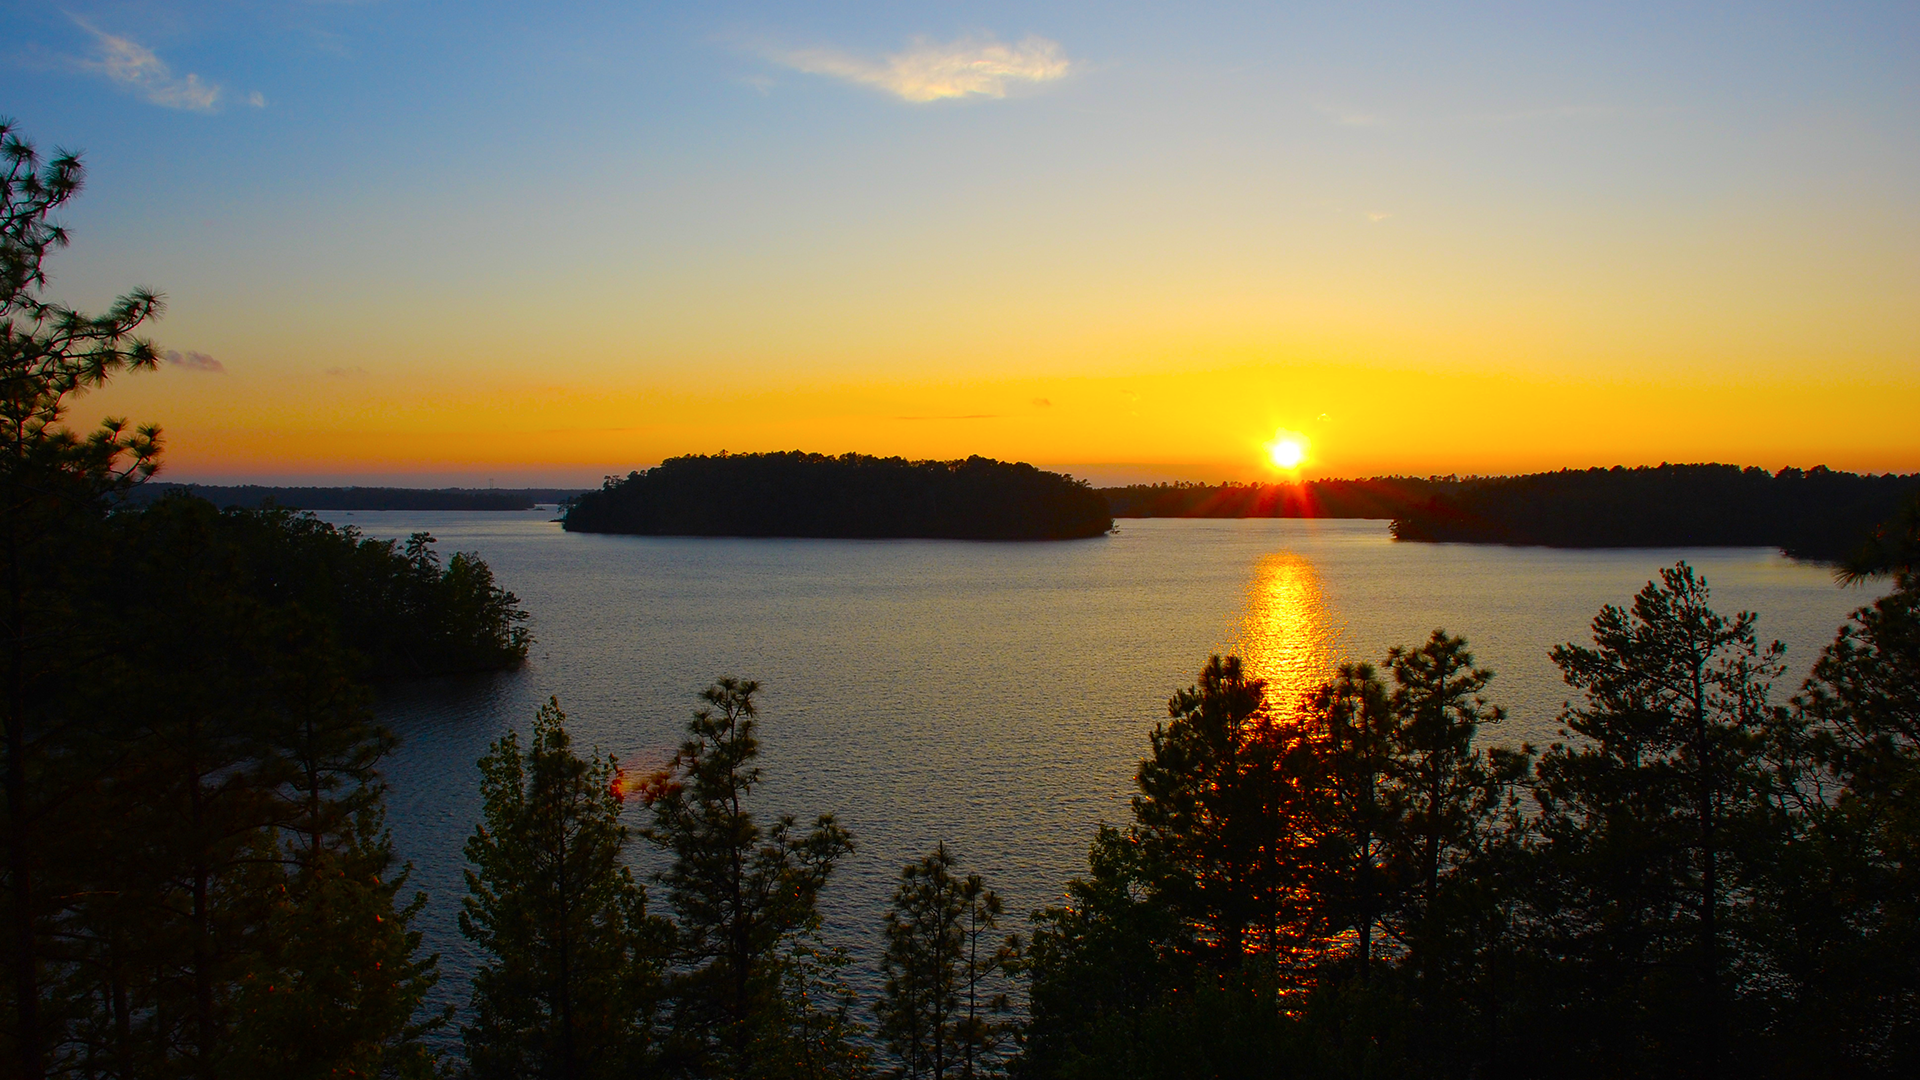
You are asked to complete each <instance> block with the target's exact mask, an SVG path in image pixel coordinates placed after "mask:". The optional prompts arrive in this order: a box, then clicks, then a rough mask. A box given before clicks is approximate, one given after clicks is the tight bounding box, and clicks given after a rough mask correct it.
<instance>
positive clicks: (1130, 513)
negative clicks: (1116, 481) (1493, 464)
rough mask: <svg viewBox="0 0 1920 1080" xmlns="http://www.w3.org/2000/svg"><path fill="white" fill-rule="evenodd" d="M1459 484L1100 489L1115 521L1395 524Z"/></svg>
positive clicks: (1387, 481)
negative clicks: (1356, 520)
mask: <svg viewBox="0 0 1920 1080" xmlns="http://www.w3.org/2000/svg"><path fill="white" fill-rule="evenodd" d="M1462 483H1464V481H1461V480H1458V479H1455V478H1453V477H1431V478H1425V479H1422V478H1418V477H1403V476H1383V477H1375V478H1373V479H1371V480H1306V481H1302V482H1300V483H1296V484H1219V485H1213V484H1193V483H1175V484H1134V485H1131V486H1129V487H1110V488H1100V489H1099V492H1100V494H1101V495H1103V496H1105V497H1106V500H1107V505H1108V506H1109V507H1111V508H1112V510H1113V516H1114V517H1141V518H1145V517H1206V518H1247V517H1284V518H1382V519H1385V518H1397V517H1401V516H1403V515H1405V514H1406V513H1408V512H1409V511H1410V510H1412V509H1413V508H1414V507H1415V506H1418V505H1420V504H1422V503H1425V502H1427V501H1428V500H1430V499H1432V498H1433V497H1434V496H1435V495H1437V494H1439V493H1440V492H1443V491H1447V490H1450V489H1452V488H1455V487H1458V486H1459V485H1460V484H1462Z"/></svg>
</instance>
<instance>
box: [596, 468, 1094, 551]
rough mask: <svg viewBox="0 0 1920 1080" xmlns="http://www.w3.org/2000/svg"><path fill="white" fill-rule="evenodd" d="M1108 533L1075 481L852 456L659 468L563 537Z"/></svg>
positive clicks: (610, 485)
mask: <svg viewBox="0 0 1920 1080" xmlns="http://www.w3.org/2000/svg"><path fill="white" fill-rule="evenodd" d="M1112 527H1113V515H1112V514H1110V513H1109V512H1108V511H1107V504H1106V502H1105V500H1103V499H1101V497H1100V496H1099V495H1098V494H1096V493H1095V492H1094V491H1093V489H1092V488H1090V487H1088V486H1087V485H1085V484H1084V483H1080V482H1078V481H1075V480H1072V479H1070V478H1068V477H1065V476H1061V475H1059V474H1057V473H1049V472H1042V471H1040V470H1039V469H1036V468H1034V467H1033V466H1031V465H1026V464H1011V463H1008V462H1003V461H993V460H990V459H988V458H983V457H970V458H967V459H966V460H964V461H907V460H906V459H904V458H897V457H896V458H878V457H868V456H866V455H863V454H843V455H841V456H839V457H830V456H828V455H825V454H805V453H801V452H799V451H797V450H796V451H792V452H789V453H782V454H731V455H729V454H720V455H717V456H714V457H704V456H689V457H677V458H669V459H667V460H666V461H663V462H661V463H660V464H659V465H657V466H655V467H654V468H651V469H648V470H647V471H646V472H635V473H631V474H629V475H628V476H627V477H626V478H624V479H619V480H616V479H614V478H613V477H608V478H607V482H606V484H605V486H603V487H602V488H601V489H600V490H599V491H592V492H588V493H587V494H585V495H582V496H580V497H579V498H578V499H575V500H574V502H573V504H572V505H571V506H569V507H568V509H567V516H566V528H567V529H568V530H570V531H574V532H608V533H636V534H641V535H649V536H663V535H682V536H817V537H895V538H899V537H928V538H935V537H937V538H946V539H955V540H1065V539H1073V538H1078V537H1091V536H1100V535H1102V534H1104V533H1105V532H1107V530H1109V529H1110V528H1112Z"/></svg>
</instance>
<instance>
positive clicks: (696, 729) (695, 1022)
mask: <svg viewBox="0 0 1920 1080" xmlns="http://www.w3.org/2000/svg"><path fill="white" fill-rule="evenodd" d="M759 689H760V684H758V683H755V682H751V681H744V680H736V679H721V680H719V681H718V682H716V683H714V684H713V685H712V686H709V687H708V688H707V689H705V690H703V691H701V694H700V697H701V700H702V701H704V702H705V703H706V704H705V705H704V706H703V707H702V708H701V709H699V710H698V711H697V712H695V713H694V716H693V720H692V721H691V722H690V723H689V724H688V725H687V733H688V736H689V738H688V739H687V741H686V742H684V743H682V744H681V746H680V750H679V753H678V754H676V755H675V757H674V759H673V761H672V763H671V764H669V765H668V766H667V768H666V769H664V770H662V771H661V772H660V773H658V774H656V775H655V776H653V777H650V778H648V779H647V781H646V782H645V783H644V784H643V785H642V787H641V794H642V797H643V798H644V799H645V801H646V804H647V806H648V807H649V808H650V810H651V811H652V815H653V823H652V824H651V825H650V826H648V827H647V828H646V829H645V830H643V832H642V835H643V836H645V837H646V839H647V840H648V841H649V842H651V843H652V844H653V845H654V846H655V847H657V848H659V849H660V850H661V851H662V852H663V853H665V854H666V855H667V856H669V858H670V859H671V863H670V865H669V866H668V867H667V869H665V870H663V871H662V872H661V873H660V874H659V875H658V878H657V879H658V881H659V882H660V884H661V885H662V886H663V887H664V888H665V889H666V894H667V903H668V904H669V906H670V907H671V908H672V909H673V913H674V925H675V930H676V934H675V945H674V964H673V969H672V972H671V975H670V978H669V983H668V993H669V997H670V1000H671V1004H672V1009H673V1014H672V1026H673V1035H672V1041H671V1044H670V1045H669V1047H668V1051H669V1054H670V1059H669V1060H670V1063H671V1064H672V1065H673V1066H674V1067H675V1068H676V1069H679V1070H682V1071H685V1072H688V1073H691V1074H694V1075H700V1076H726V1077H735V1078H746V1077H760V1076H767V1077H773V1076H837V1075H850V1074H852V1073H853V1072H855V1071H857V1070H858V1069H859V1068H860V1067H861V1057H862V1056H861V1054H860V1053H859V1052H858V1049H857V1047H856V1046H855V1045H854V1044H853V1042H852V1041H851V1040H852V1037H853V1036H854V1035H855V1034H856V1028H855V1025H854V1024H853V1022H852V1020H851V1018H850V1016H849V1012H850V1009H851V1004H850V1002H848V1001H847V1000H846V999H845V997H844V996H843V995H842V994H840V993H839V992H838V991H837V990H836V989H835V986H836V983H837V976H836V975H835V974H834V973H835V972H836V971H837V970H838V968H839V967H840V966H842V965H843V963H844V960H843V959H842V958H841V957H840V956H839V955H838V954H837V953H836V952H835V951H834V950H831V949H822V948H821V947H820V946H819V945H818V930H819V921H820V916H819V910H818V906H817V901H818V898H819V895H820V890H821V889H823V888H825V887H826V884H827V880H828V878H829V877H831V875H832V873H833V868H834V865H835V864H836V863H837V862H838V861H839V860H840V859H841V858H843V857H844V856H845V855H846V854H847V853H848V852H850V851H852V850H853V841H852V839H851V838H850V837H849V836H848V835H847V832H846V830H844V829H842V828H841V827H840V826H839V825H838V824H836V823H835V822H834V820H833V817H832V816H831V815H822V816H821V817H820V818H819V819H818V820H817V821H816V822H815V823H814V825H813V827H812V828H811V829H808V830H806V831H804V832H802V831H801V830H800V828H799V826H798V825H797V823H796V822H795V820H794V818H793V817H792V816H791V815H786V816H782V817H780V818H778V819H776V820H775V821H774V823H773V824H772V825H771V826H769V827H767V828H764V829H763V828H762V827H761V826H760V825H759V823H758V822H756V821H755V820H754V817H753V813H752V811H751V810H749V809H748V808H747V804H748V802H749V801H750V798H751V796H752V793H753V789H754V787H755V786H756V785H757V784H758V783H759V780H760V768H759V766H758V765H757V764H756V760H757V758H758V756H759V753H760V745H759V742H758V740H757V739H756V738H755V737H754V728H755V726H756V721H755V717H756V716H757V712H758V711H757V709H756V708H755V706H754V701H753V695H754V694H755V693H757V692H758V691H759Z"/></svg>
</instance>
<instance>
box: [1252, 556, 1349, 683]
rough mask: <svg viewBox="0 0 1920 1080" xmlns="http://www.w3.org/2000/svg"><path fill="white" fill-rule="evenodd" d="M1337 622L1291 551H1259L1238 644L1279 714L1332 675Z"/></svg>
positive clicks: (1312, 576) (1316, 582)
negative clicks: (1261, 552)
mask: <svg viewBox="0 0 1920 1080" xmlns="http://www.w3.org/2000/svg"><path fill="white" fill-rule="evenodd" d="M1339 638H1340V627H1339V626H1338V625H1337V624H1336V622H1335V620H1334V617H1333V613H1332V612H1331V611H1330V610H1329V608H1328V607H1327V602H1326V596H1325V594H1324V593H1323V592H1322V591H1321V588H1320V575H1319V573H1318V572H1317V571H1315V570H1314V568H1313V564H1312V563H1311V562H1309V561H1308V560H1307V559H1305V558H1303V557H1301V556H1300V555H1297V554H1295V553H1293V552H1291V551H1276V552H1274V553H1272V554H1270V555H1267V556H1265V557H1263V558H1262V559H1261V560H1260V563H1259V565H1258V566H1257V567H1256V568H1255V570H1254V575H1253V580H1252V581H1251V582H1250V583H1249V584H1248V585H1247V613H1246V618H1245V622H1244V623H1243V624H1242V626H1241V630H1240V641H1239V644H1238V646H1237V647H1238V649H1239V652H1240V658H1241V660H1242V661H1244V662H1245V664H1246V668H1247V672H1248V674H1251V675H1253V676H1255V677H1257V678H1261V679H1265V680H1266V681H1267V702H1268V704H1269V706H1270V707H1271V708H1272V709H1273V711H1274V713H1275V714H1277V715H1280V716H1285V715H1287V714H1289V713H1291V712H1292V711H1293V709H1294V707H1295V706H1296V705H1298V704H1299V703H1300V702H1301V701H1302V700H1304V699H1305V697H1306V695H1307V694H1309V693H1311V692H1312V691H1313V689H1314V688H1315V687H1317V686H1319V685H1320V684H1321V683H1323V682H1325V681H1326V680H1327V679H1328V678H1330V677H1331V676H1332V675H1333V669H1334V666H1335V664H1337V663H1338V658H1337V652H1338V647H1339Z"/></svg>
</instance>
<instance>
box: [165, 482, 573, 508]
mask: <svg viewBox="0 0 1920 1080" xmlns="http://www.w3.org/2000/svg"><path fill="white" fill-rule="evenodd" d="M586 490H587V489H586V488H395V487H269V486H265V485H259V484H238V485H220V484H181V483H173V482H169V481H158V480H156V481H152V482H149V483H146V484H142V485H140V486H139V487H138V488H135V489H134V491H133V493H132V494H131V495H130V496H129V497H128V500H127V501H128V503H129V504H130V505H134V506H144V505H146V504H148V503H151V502H153V501H155V500H157V499H162V498H165V497H166V496H168V495H171V494H174V493H176V492H181V493H185V494H188V495H194V496H197V497H199V498H202V499H205V500H207V501H208V502H210V503H213V504H214V505H215V506H218V507H220V508H221V509H227V508H230V507H238V508H241V509H247V510H251V509H254V508H256V507H260V506H265V505H267V504H268V503H272V504H273V505H275V506H283V507H286V508H287V509H289V510H328V511H336V510H531V509H533V508H534V507H535V506H538V505H540V504H542V503H562V502H566V501H567V500H568V499H571V498H574V497H575V496H578V495H581V494H583V493H584V492H585V491H586Z"/></svg>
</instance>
